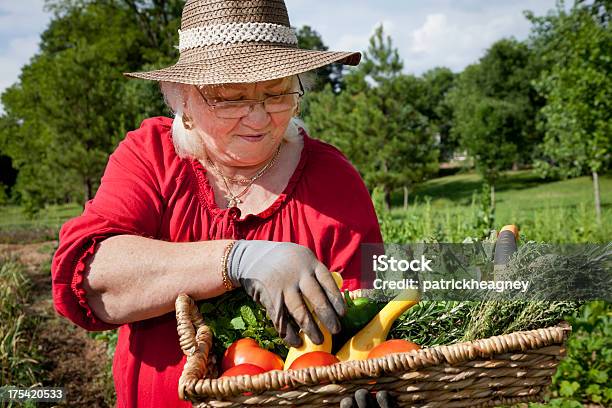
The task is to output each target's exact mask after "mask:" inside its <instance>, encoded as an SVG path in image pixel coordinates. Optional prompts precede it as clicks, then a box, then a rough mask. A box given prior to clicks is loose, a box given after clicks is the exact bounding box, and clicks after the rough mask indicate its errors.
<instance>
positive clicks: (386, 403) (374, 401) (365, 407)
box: [340, 388, 396, 408]
mask: <svg viewBox="0 0 612 408" xmlns="http://www.w3.org/2000/svg"><path fill="white" fill-rule="evenodd" d="M395 406H396V405H395V398H393V397H392V396H391V395H390V394H389V391H384V390H383V391H378V392H376V397H374V396H372V394H370V392H369V391H368V390H367V389H365V388H360V389H358V390H357V391H355V394H354V395H353V396H348V397H344V398H342V400H341V401H340V408H392V407H395Z"/></svg>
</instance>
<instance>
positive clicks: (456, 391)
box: [176, 295, 571, 408]
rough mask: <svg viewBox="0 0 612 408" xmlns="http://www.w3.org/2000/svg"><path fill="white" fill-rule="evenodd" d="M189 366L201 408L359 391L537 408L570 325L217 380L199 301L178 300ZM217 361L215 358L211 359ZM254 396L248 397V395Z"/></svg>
mask: <svg viewBox="0 0 612 408" xmlns="http://www.w3.org/2000/svg"><path fill="white" fill-rule="evenodd" d="M176 316H177V323H178V333H179V337H180V343H181V347H182V349H183V352H184V353H185V355H186V356H187V362H186V364H185V367H184V369H183V373H182V375H181V378H180V380H179V387H178V388H179V395H180V397H181V398H183V399H187V400H190V401H192V403H193V405H194V406H195V407H198V408H199V407H241V406H249V405H255V406H267V407H272V406H287V405H291V406H317V407H319V406H336V407H337V406H338V405H339V403H340V400H341V399H342V398H343V397H344V396H346V395H347V394H349V393H353V392H354V391H356V390H357V389H359V388H368V389H371V390H388V391H389V392H390V394H391V395H393V396H394V397H395V398H396V401H398V403H399V405H400V406H405V407H427V408H434V407H490V406H496V405H510V404H515V403H521V402H529V401H538V400H540V399H541V397H542V394H543V392H544V390H545V388H546V386H547V385H548V384H549V383H550V380H551V377H552V375H553V374H554V372H555V370H556V368H557V365H558V364H559V361H560V360H561V358H563V356H564V355H565V346H564V344H565V340H566V338H567V335H568V333H569V331H570V330H571V328H570V327H569V325H567V324H561V325H559V326H556V327H549V328H546V329H539V330H531V331H524V332H516V333H512V334H507V335H503V336H495V337H491V338H488V339H484V340H476V341H472V342H466V343H459V344H454V345H451V346H437V347H432V348H425V349H422V350H418V351H411V352H408V353H399V354H393V355H389V356H386V357H381V358H376V359H369V360H360V361H347V362H342V363H338V364H334V365H331V366H325V367H311V368H305V369H300V370H288V371H279V370H275V371H269V372H266V373H263V374H258V375H254V376H248V375H243V376H236V377H224V378H219V379H214V378H207V376H208V377H215V376H216V371H215V370H214V367H213V366H214V364H213V363H211V361H209V359H208V357H209V351H210V349H211V345H212V333H211V331H210V329H209V328H208V327H207V326H206V324H205V323H204V320H203V319H202V316H201V314H200V313H199V311H198V309H197V307H196V305H195V303H194V301H193V300H192V299H191V298H189V297H188V296H186V295H181V296H179V297H178V299H177V300H176ZM211 355H212V354H211ZM245 392H248V393H249V395H244V393H245Z"/></svg>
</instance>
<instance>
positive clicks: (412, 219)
mask: <svg viewBox="0 0 612 408" xmlns="http://www.w3.org/2000/svg"><path fill="white" fill-rule="evenodd" d="M481 186H482V180H481V178H480V177H479V176H478V175H477V174H458V175H453V176H447V177H441V178H438V179H434V180H430V181H427V182H426V183H424V184H423V185H421V186H420V187H419V188H418V189H417V190H416V191H415V193H414V194H412V196H411V200H410V206H409V208H408V210H404V209H403V208H401V207H398V206H396V207H395V208H393V209H392V211H391V218H392V219H393V220H394V222H395V223H397V224H402V225H401V226H396V227H395V231H393V232H392V233H390V234H389V235H388V236H387V238H390V239H391V241H390V242H399V241H405V242H410V241H414V240H418V239H419V237H425V239H428V238H430V239H437V240H438V241H446V242H461V241H462V239H463V238H465V237H476V238H478V237H482V236H484V235H486V232H485V230H486V226H487V224H488V223H487V222H486V220H484V218H485V215H486V213H484V212H483V209H482V206H481V202H480V200H481V191H482V189H481ZM600 192H601V203H602V222H601V224H597V222H596V218H595V209H594V197H593V183H592V181H591V179H590V177H580V178H576V179H571V180H563V181H553V182H546V181H544V180H541V179H540V178H539V177H538V176H537V175H535V174H534V173H533V172H531V171H517V172H508V173H506V174H504V176H503V177H502V179H501V180H500V181H499V183H498V185H497V186H496V209H495V218H494V221H493V223H492V228H494V229H499V228H500V227H502V226H503V225H505V224H517V225H519V227H520V229H521V234H522V235H523V238H526V239H532V240H536V241H543V242H557V243H572V242H608V241H609V240H610V236H611V235H612V175H611V174H608V175H603V176H601V177H600ZM400 201H401V197H400V196H398V195H395V196H394V197H393V203H394V204H399V202H400ZM483 220H484V221H483ZM385 228H386V227H385V226H383V229H385ZM387 229H388V228H387Z"/></svg>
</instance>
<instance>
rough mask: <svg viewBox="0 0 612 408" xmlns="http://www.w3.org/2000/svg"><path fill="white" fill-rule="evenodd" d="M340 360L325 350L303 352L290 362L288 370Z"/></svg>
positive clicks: (328, 363)
mask: <svg viewBox="0 0 612 408" xmlns="http://www.w3.org/2000/svg"><path fill="white" fill-rule="evenodd" d="M338 362H340V360H338V358H336V356H334V355H333V354H331V353H328V352H325V351H311V352H309V353H304V354H302V355H301V356H299V357H298V358H296V359H295V360H293V363H291V366H290V367H289V369H290V370H298V369H300V368H306V367H318V366H326V365H332V364H336V363H338Z"/></svg>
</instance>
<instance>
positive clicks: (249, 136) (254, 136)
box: [238, 133, 266, 140]
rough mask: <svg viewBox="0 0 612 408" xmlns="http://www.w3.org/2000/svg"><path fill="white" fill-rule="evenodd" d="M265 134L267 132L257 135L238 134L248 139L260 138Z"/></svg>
mask: <svg viewBox="0 0 612 408" xmlns="http://www.w3.org/2000/svg"><path fill="white" fill-rule="evenodd" d="M265 135H266V134H265V133H259V134H256V135H238V136H240V137H241V138H243V139H246V140H260V139H262V138H263V137H264V136H265Z"/></svg>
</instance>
